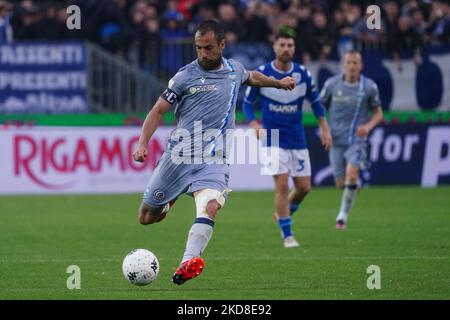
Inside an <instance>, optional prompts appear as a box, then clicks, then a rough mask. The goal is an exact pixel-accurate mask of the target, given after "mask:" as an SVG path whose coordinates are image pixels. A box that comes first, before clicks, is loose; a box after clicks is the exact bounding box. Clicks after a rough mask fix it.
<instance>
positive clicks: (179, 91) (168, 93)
mask: <svg viewBox="0 0 450 320" xmlns="http://www.w3.org/2000/svg"><path fill="white" fill-rule="evenodd" d="M185 86H186V72H185V71H179V72H178V73H177V74H175V75H174V76H173V77H172V79H170V80H169V84H168V86H167V89H166V90H164V92H163V93H162V94H161V98H163V99H164V100H166V101H167V102H169V103H170V104H173V103H175V102H176V101H179V100H180V99H181V97H182V96H183V92H184V89H185Z"/></svg>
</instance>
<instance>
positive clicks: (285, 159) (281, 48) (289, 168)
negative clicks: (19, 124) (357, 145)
mask: <svg viewBox="0 0 450 320" xmlns="http://www.w3.org/2000/svg"><path fill="white" fill-rule="evenodd" d="M273 50H274V52H275V60H274V61H272V62H269V63H267V64H265V65H262V66H260V67H259V68H258V70H259V71H261V72H262V73H264V74H265V75H267V76H269V77H272V78H274V79H282V78H283V77H286V76H291V77H292V78H294V79H295V81H296V84H297V86H296V88H295V89H294V90H292V91H290V92H286V91H285V90H279V89H275V88H261V89H260V88H256V87H253V88H248V89H247V92H246V96H245V100H244V106H243V109H244V113H245V115H246V118H247V120H249V121H250V125H251V126H252V127H253V128H254V129H255V130H256V134H257V137H258V138H260V137H261V134H263V133H264V132H267V137H268V136H269V134H270V133H271V131H270V130H272V129H278V130H279V146H273V145H271V139H267V148H271V150H272V152H270V153H269V152H267V151H263V152H262V153H261V155H262V156H264V155H266V157H267V159H265V160H264V161H263V170H262V171H263V172H264V173H265V174H268V175H272V176H273V178H274V182H275V214H274V216H275V218H276V219H277V222H278V225H279V227H280V228H281V233H282V236H283V239H284V240H283V241H284V242H283V244H284V247H286V248H294V247H298V246H299V243H298V242H297V240H296V239H295V238H294V235H293V232H292V217H291V215H292V214H293V213H294V212H295V211H296V210H297V209H298V207H299V205H300V203H301V202H302V201H303V199H304V198H305V197H306V195H307V194H308V192H309V191H310V190H311V163H310V159H309V152H308V149H307V143H306V137H305V132H304V129H303V125H302V118H303V112H302V105H303V100H304V99H305V98H307V99H308V100H309V101H310V102H311V107H312V110H313V112H314V115H315V116H316V117H317V118H318V119H319V126H320V138H321V141H322V144H323V145H324V147H325V149H326V150H328V149H329V148H330V146H331V144H332V139H331V136H330V132H329V128H328V124H327V120H326V118H325V116H324V108H323V106H322V105H321V103H320V100H319V93H318V91H317V89H316V87H315V85H314V82H313V80H312V77H311V74H310V73H309V71H308V70H307V69H306V68H305V67H304V66H302V65H300V64H298V63H295V62H293V61H292V59H293V57H294V53H295V42H294V37H293V36H292V35H291V34H290V33H286V32H280V33H279V34H278V35H277V36H276V39H275V42H274V44H273ZM256 105H260V106H261V109H262V126H261V124H260V123H259V121H258V120H256V118H255V114H254V111H253V107H254V106H256ZM263 130H264V131H263ZM275 148H276V152H273V150H274V149H275ZM267 154H270V155H269V156H267ZM289 176H290V177H292V179H293V182H294V185H295V189H294V190H292V192H291V193H289Z"/></svg>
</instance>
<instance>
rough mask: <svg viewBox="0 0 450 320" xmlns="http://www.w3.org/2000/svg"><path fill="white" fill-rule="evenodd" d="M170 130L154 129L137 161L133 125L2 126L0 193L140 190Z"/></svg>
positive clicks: (135, 137)
mask: <svg viewBox="0 0 450 320" xmlns="http://www.w3.org/2000/svg"><path fill="white" fill-rule="evenodd" d="M170 131H171V128H168V127H162V128H159V129H158V130H157V133H156V134H155V136H154V137H153V138H152V139H151V141H150V143H149V156H148V157H147V159H146V161H145V162H144V163H143V164H141V163H139V162H135V161H134V160H133V159H132V152H133V150H134V148H135V146H136V144H137V142H138V140H139V134H140V129H139V128H138V127H134V128H122V127H105V128H95V127H91V128H89V127H31V128H11V129H4V128H2V129H0V150H2V152H1V153H0V194H12V193H18V194H20V193H107V192H143V191H144V188H145V186H146V184H147V182H148V179H149V177H150V176H151V173H152V172H153V169H154V168H155V166H156V163H157V161H158V159H159V158H160V156H161V154H162V152H163V149H164V146H165V143H166V141H167V139H168V136H169V134H170Z"/></svg>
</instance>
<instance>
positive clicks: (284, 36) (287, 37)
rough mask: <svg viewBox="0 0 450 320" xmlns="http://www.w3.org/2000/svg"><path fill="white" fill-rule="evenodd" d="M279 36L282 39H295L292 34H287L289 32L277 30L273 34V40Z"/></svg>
mask: <svg viewBox="0 0 450 320" xmlns="http://www.w3.org/2000/svg"><path fill="white" fill-rule="evenodd" d="M280 38H284V39H292V40H294V41H295V37H294V36H293V35H291V34H289V33H286V32H278V33H277V34H276V35H275V41H277V40H278V39H280Z"/></svg>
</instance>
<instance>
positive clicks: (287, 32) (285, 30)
mask: <svg viewBox="0 0 450 320" xmlns="http://www.w3.org/2000/svg"><path fill="white" fill-rule="evenodd" d="M296 36H297V32H295V30H294V29H292V28H290V27H289V26H286V25H280V26H279V27H278V33H277V34H276V35H275V41H276V40H278V39H279V38H285V39H293V40H294V41H295V37H296Z"/></svg>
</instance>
